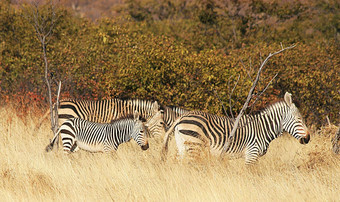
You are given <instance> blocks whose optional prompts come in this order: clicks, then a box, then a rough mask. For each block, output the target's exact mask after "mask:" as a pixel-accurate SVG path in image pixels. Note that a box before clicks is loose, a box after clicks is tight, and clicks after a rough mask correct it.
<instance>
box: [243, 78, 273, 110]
mask: <svg viewBox="0 0 340 202" xmlns="http://www.w3.org/2000/svg"><path fill="white" fill-rule="evenodd" d="M277 75H279V73H276V74H275V76H274V77H273V78H272V79H271V80H270V81H269V82H268V84H267V86H266V87H265V88H264V89H263V90H262V91H260V93H259V94H258V95H256V99H255V101H254V102H253V103H252V104H251V105H250V106H249V107H250V108H253V107H254V106H255V104H256V102H257V101H258V100H259V99H260V97H261V96H262V94H263V93H264V92H265V91H266V90H267V88H268V87H269V86H270V84H271V83H272V82H273V80H274V79H275V78H276V77H277Z"/></svg>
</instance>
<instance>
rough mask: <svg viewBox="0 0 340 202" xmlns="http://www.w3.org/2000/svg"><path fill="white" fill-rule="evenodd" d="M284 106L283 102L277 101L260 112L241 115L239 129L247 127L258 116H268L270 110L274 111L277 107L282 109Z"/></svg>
mask: <svg viewBox="0 0 340 202" xmlns="http://www.w3.org/2000/svg"><path fill="white" fill-rule="evenodd" d="M286 105H287V104H286V102H285V101H284V100H279V101H277V102H274V103H272V104H269V105H268V106H266V107H264V108H262V109H261V110H258V111H256V112H255V113H252V114H246V115H243V116H242V118H241V122H240V126H239V127H240V128H241V127H244V126H246V125H248V124H249V123H252V122H253V121H254V120H255V119H256V117H258V116H266V115H268V114H269V113H268V112H271V111H272V109H274V108H276V107H278V106H280V107H283V106H286Z"/></svg>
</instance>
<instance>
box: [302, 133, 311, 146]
mask: <svg viewBox="0 0 340 202" xmlns="http://www.w3.org/2000/svg"><path fill="white" fill-rule="evenodd" d="M309 140H310V135H309V133H307V135H306V137H302V138H300V143H301V144H308V142H309Z"/></svg>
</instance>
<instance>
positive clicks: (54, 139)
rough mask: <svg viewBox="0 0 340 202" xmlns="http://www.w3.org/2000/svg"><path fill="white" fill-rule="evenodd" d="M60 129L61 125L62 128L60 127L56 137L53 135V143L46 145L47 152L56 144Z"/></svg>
mask: <svg viewBox="0 0 340 202" xmlns="http://www.w3.org/2000/svg"><path fill="white" fill-rule="evenodd" d="M60 130H61V127H60V128H59V129H58V131H57V132H56V133H55V134H54V137H53V139H52V141H51V143H50V144H48V145H47V146H46V148H45V151H46V152H50V151H52V149H53V146H54V143H55V141H56V140H57V138H58V137H59V133H60Z"/></svg>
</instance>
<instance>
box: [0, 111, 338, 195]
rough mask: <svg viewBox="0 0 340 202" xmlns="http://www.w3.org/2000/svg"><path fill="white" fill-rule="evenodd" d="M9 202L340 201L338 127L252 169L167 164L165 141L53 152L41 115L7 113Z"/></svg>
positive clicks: (282, 145) (4, 164)
mask: <svg viewBox="0 0 340 202" xmlns="http://www.w3.org/2000/svg"><path fill="white" fill-rule="evenodd" d="M0 117H1V118H0V131H1V135H0V179H1V180H0V198H1V199H2V201H18V200H20V201H36V200H39V201H42V200H44V201H45V200H47V201H52V200H53V201H54V200H56V201H64V200H68V201H110V200H115V201H126V200H127V201H140V200H144V201H145V200H146V201H263V200H266V201H339V193H340V158H339V156H336V155H334V154H332V151H331V137H332V136H333V135H334V134H335V133H336V130H337V128H336V127H335V126H332V127H326V128H324V129H323V130H321V131H315V130H314V132H313V133H312V137H311V138H312V139H311V141H310V143H309V144H307V145H301V144H299V143H298V141H297V140H296V139H294V138H293V137H291V136H289V135H287V134H285V135H284V136H283V137H281V138H278V139H277V140H275V141H274V142H272V143H271V145H270V148H269V150H268V152H267V154H266V155H265V156H263V157H261V158H260V160H259V161H258V162H257V163H256V164H255V165H252V166H246V165H244V159H243V158H241V159H228V158H224V159H216V158H206V159H197V160H194V161H179V160H177V159H176V151H175V142H174V140H172V141H170V148H169V155H168V160H167V161H165V162H162V161H161V160H160V150H161V143H160V142H161V141H160V139H157V138H155V139H151V140H150V148H149V150H147V151H142V150H141V148H140V147H139V146H138V145H137V144H136V143H135V142H134V141H131V142H129V143H127V144H122V145H121V146H120V147H119V149H118V151H117V152H116V153H110V154H105V153H89V152H86V151H82V150H80V151H79V152H77V153H74V154H71V155H65V154H64V153H63V152H62V150H61V148H59V149H57V148H55V149H54V150H53V151H52V152H50V153H46V152H45V151H44V148H45V146H46V145H47V144H48V143H49V139H50V138H52V134H51V132H50V125H49V122H48V121H46V122H45V123H44V124H43V126H42V127H41V129H40V130H39V131H38V132H37V133H35V134H32V130H33V128H34V126H35V124H37V122H38V120H39V118H40V117H39V115H37V113H34V112H33V111H31V112H30V113H28V114H25V115H19V114H18V113H17V111H16V110H15V109H14V108H13V107H2V108H0Z"/></svg>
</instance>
